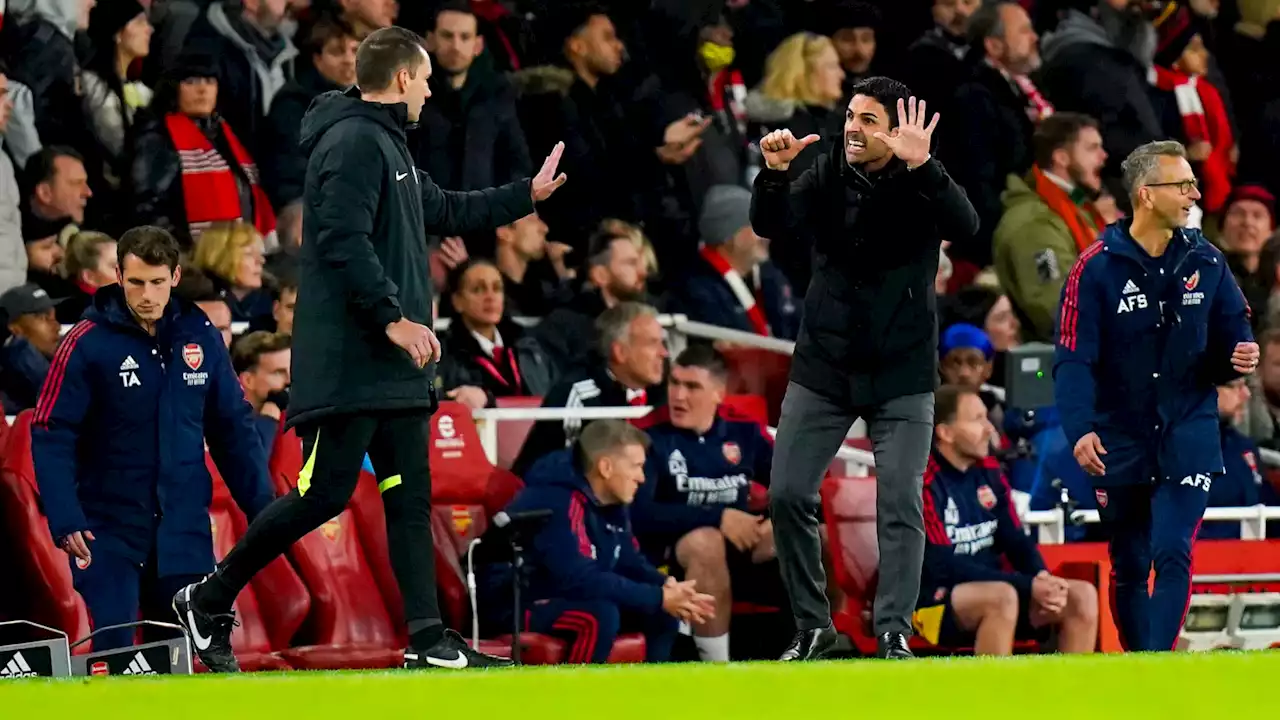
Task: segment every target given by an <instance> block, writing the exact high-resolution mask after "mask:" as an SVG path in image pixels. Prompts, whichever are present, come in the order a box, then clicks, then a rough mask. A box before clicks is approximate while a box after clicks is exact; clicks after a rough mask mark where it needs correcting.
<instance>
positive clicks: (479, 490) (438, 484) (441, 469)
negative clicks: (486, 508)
mask: <svg viewBox="0 0 1280 720" xmlns="http://www.w3.org/2000/svg"><path fill="white" fill-rule="evenodd" d="M428 442H429V445H430V449H429V452H430V458H431V500H432V502H434V503H447V502H453V501H454V500H460V501H462V502H464V503H465V502H471V501H473V500H476V499H478V498H482V497H484V494H485V488H486V487H487V486H488V484H489V475H490V473H492V471H493V464H492V463H490V462H489V458H488V457H486V456H485V454H484V448H483V447H481V445H480V433H478V432H476V426H475V423H474V422H472V420H471V411H470V410H469V409H467V406H466V405H463V404H462V403H456V402H442V403H440V408H439V409H438V410H436V414H435V415H434V416H432V418H431V428H430V440H429V441H428Z"/></svg>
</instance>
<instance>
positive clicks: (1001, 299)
mask: <svg viewBox="0 0 1280 720" xmlns="http://www.w3.org/2000/svg"><path fill="white" fill-rule="evenodd" d="M941 315H942V323H941V325H942V327H941V329H942V330H945V329H946V328H947V327H949V326H951V325H954V324H956V323H968V324H970V325H975V326H977V327H979V328H981V329H982V331H983V332H985V333H986V334H987V337H988V338H989V339H990V340H991V348H992V350H994V351H995V357H994V358H992V370H991V384H992V385H997V386H1001V387H1003V386H1004V363H1005V356H1006V354H1007V353H1008V351H1009V350H1010V349H1011V348H1014V347H1017V346H1018V345H1021V344H1022V323H1020V322H1018V316H1017V315H1016V314H1014V312H1013V304H1012V303H1010V302H1009V296H1008V295H1005V294H1004V293H1003V292H1001V291H1000V290H998V289H995V288H991V287H986V286H984V285H971V286H969V287H967V288H964V289H963V290H961V291H959V292H957V293H955V294H954V295H951V296H948V297H947V298H946V300H945V301H944V302H943V303H942V312H941Z"/></svg>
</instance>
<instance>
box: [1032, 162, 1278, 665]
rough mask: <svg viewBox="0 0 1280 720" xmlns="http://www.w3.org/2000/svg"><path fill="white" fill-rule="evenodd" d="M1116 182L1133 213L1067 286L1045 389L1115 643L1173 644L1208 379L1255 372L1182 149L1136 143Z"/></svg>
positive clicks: (1204, 476) (1198, 479) (1209, 452)
mask: <svg viewBox="0 0 1280 720" xmlns="http://www.w3.org/2000/svg"><path fill="white" fill-rule="evenodd" d="M1124 183H1125V187H1126V188H1127V189H1128V191H1129V195H1130V198H1131V200H1132V202H1133V208H1134V211H1133V219H1132V220H1123V221H1121V222H1119V223H1116V224H1114V225H1111V226H1110V227H1108V228H1107V230H1106V231H1105V232H1104V233H1103V235H1102V237H1101V238H1100V239H1099V242H1097V243H1094V244H1093V245H1092V246H1090V247H1089V248H1087V249H1086V250H1085V251H1084V252H1082V253H1081V254H1080V257H1079V258H1078V259H1077V260H1076V263H1075V266H1074V267H1072V269H1071V273H1070V274H1069V275H1068V276H1067V282H1066V284H1065V285H1064V286H1063V291H1062V304H1061V308H1060V311H1059V318H1058V336H1057V354H1056V357H1055V360H1054V381H1055V386H1054V389H1055V397H1056V400H1057V405H1058V409H1059V411H1060V412H1061V414H1062V427H1063V430H1064V431H1065V432H1066V435H1067V441H1068V442H1069V443H1070V444H1071V446H1072V447H1073V448H1074V454H1075V458H1076V461H1077V462H1078V463H1079V464H1080V466H1081V467H1082V468H1084V470H1085V471H1086V472H1087V473H1089V474H1090V475H1091V476H1093V483H1094V494H1095V496H1096V499H1097V501H1098V512H1099V514H1100V515H1101V516H1102V520H1103V522H1104V523H1106V524H1107V525H1109V526H1110V531H1111V533H1112V537H1111V544H1110V552H1111V561H1112V564H1113V567H1114V568H1115V588H1116V603H1115V612H1116V620H1117V625H1118V627H1119V630H1120V638H1121V642H1122V643H1124V645H1125V647H1126V648H1128V649H1130V650H1168V649H1170V648H1172V647H1173V646H1174V643H1175V642H1176V641H1177V638H1178V634H1179V632H1180V630H1181V628H1182V623H1183V619H1184V617H1185V615H1186V608H1187V604H1188V603H1187V598H1188V596H1189V594H1190V592H1191V574H1190V571H1191V545H1192V543H1193V542H1195V536H1196V532H1197V530H1198V529H1199V527H1200V521H1201V518H1202V517H1203V516H1204V510H1205V506H1206V503H1207V502H1208V499H1209V489H1210V487H1211V486H1212V484H1213V478H1214V477H1216V476H1218V475H1221V474H1222V472H1223V464H1222V443H1221V438H1220V436H1219V434H1218V402H1217V392H1216V390H1215V388H1216V386H1217V385H1219V384H1222V383H1225V382H1230V381H1231V380H1232V379H1234V378H1236V377H1239V376H1240V375H1244V374H1248V373H1251V372H1253V371H1254V369H1255V368H1256V367H1257V364H1258V345H1257V344H1256V343H1254V342H1253V335H1252V332H1251V331H1250V328H1249V308H1248V305H1247V303H1246V302H1245V299H1244V295H1243V294H1241V292H1240V287H1239V286H1238V285H1237V284H1236V281H1235V279H1234V278H1233V277H1232V275H1231V271H1230V270H1229V269H1228V268H1227V261H1226V258H1225V257H1223V255H1222V253H1221V252H1220V251H1219V250H1218V249H1217V248H1215V247H1214V246H1213V245H1211V244H1210V243H1209V242H1208V241H1207V240H1205V238H1204V236H1203V235H1202V234H1201V233H1200V232H1199V231H1198V230H1193V229H1188V228H1187V227H1186V224H1187V218H1188V217H1189V214H1190V211H1191V208H1192V207H1194V205H1195V202H1196V200H1198V199H1199V198H1200V191H1199V190H1198V188H1197V186H1196V179H1195V174H1194V173H1193V172H1192V170H1191V165H1190V164H1188V162H1187V159H1186V151H1185V149H1184V148H1183V147H1182V145H1181V144H1179V143H1176V142H1156V143H1148V144H1147V145H1143V146H1142V147H1140V148H1138V149H1137V150H1135V151H1134V152H1133V153H1132V154H1131V155H1130V156H1129V157H1128V158H1127V159H1125V161H1124ZM1153 564H1154V566H1155V573H1156V581H1155V591H1154V593H1151V594H1148V590H1147V578H1148V575H1149V573H1150V571H1151V567H1152V565H1153Z"/></svg>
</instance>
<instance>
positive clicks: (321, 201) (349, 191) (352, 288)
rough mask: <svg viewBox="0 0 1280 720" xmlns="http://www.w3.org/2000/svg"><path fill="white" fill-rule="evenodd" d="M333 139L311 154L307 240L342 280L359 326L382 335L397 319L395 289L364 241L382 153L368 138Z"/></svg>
mask: <svg viewBox="0 0 1280 720" xmlns="http://www.w3.org/2000/svg"><path fill="white" fill-rule="evenodd" d="M349 127H350V126H349ZM329 134H330V135H335V133H333V132H330V133H329ZM336 135H337V136H336V137H334V138H333V142H332V143H331V144H328V143H327V144H326V145H327V146H322V147H320V148H317V150H316V151H315V152H317V153H320V154H321V157H319V158H316V160H317V164H318V167H319V172H318V179H317V180H316V188H317V192H316V195H315V197H314V198H310V197H308V200H307V204H308V207H309V209H310V211H311V212H310V213H309V214H310V217H311V218H312V219H311V220H308V222H315V223H316V225H317V229H316V231H315V234H314V235H313V236H311V237H314V238H315V239H314V243H315V248H316V253H317V255H318V257H319V260H320V262H322V263H324V264H325V265H326V266H328V267H329V268H330V269H331V270H333V271H335V273H336V274H337V276H338V277H340V278H341V279H342V284H343V287H344V290H345V291H346V295H347V301H348V303H349V304H350V305H351V306H352V307H353V308H354V309H355V310H356V313H355V314H356V317H358V318H359V321H360V323H361V324H362V325H364V326H365V327H366V328H367V329H368V330H369V331H371V332H382V331H383V330H384V328H386V326H387V325H388V324H390V323H393V322H396V321H397V320H399V319H400V318H401V317H402V315H401V312H400V301H399V299H398V297H397V294H398V292H399V289H398V288H397V287H396V285H395V283H393V282H391V280H389V279H388V278H387V276H386V274H385V273H384V272H383V269H382V262H381V261H380V260H379V259H378V255H377V253H376V252H375V251H374V249H373V243H372V241H371V240H370V236H371V235H372V233H373V227H374V217H375V216H376V214H377V211H378V202H379V195H380V193H381V191H382V184H383V177H382V176H383V174H384V173H383V171H384V163H383V162H382V161H381V158H382V153H381V151H380V150H379V149H378V144H377V140H376V138H375V137H373V136H372V135H370V134H369V133H362V132H360V131H359V130H353V129H347V131H346V132H339V133H336ZM326 139H327V138H326Z"/></svg>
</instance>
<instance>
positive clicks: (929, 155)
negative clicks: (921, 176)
mask: <svg viewBox="0 0 1280 720" xmlns="http://www.w3.org/2000/svg"><path fill="white" fill-rule="evenodd" d="M931 158H933V153H925V154H924V159H923V160H921V161H920V162H918V163H915V164H912V163H907V170H908V171H911V170H915V169H917V168H919V167H920V166H921V165H924V164H925V163H927V162H929V160H930V159H931Z"/></svg>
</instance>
